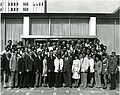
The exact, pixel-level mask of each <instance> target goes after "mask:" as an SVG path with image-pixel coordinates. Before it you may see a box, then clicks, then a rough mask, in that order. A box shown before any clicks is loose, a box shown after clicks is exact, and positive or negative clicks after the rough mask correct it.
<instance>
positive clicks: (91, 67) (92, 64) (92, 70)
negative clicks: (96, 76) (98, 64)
mask: <svg viewBox="0 0 120 95" xmlns="http://www.w3.org/2000/svg"><path fill="white" fill-rule="evenodd" d="M94 64H95V63H94V60H93V59H92V58H90V59H89V66H90V72H91V73H93V72H94Z"/></svg>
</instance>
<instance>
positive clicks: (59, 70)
mask: <svg viewBox="0 0 120 95" xmlns="http://www.w3.org/2000/svg"><path fill="white" fill-rule="evenodd" d="M58 70H59V71H60V60H59V68H58Z"/></svg>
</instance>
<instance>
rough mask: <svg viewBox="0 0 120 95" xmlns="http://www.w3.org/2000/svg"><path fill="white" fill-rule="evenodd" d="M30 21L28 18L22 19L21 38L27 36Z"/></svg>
mask: <svg viewBox="0 0 120 95" xmlns="http://www.w3.org/2000/svg"><path fill="white" fill-rule="evenodd" d="M29 26H30V19H29V17H24V18H23V36H28V35H29V31H30V30H29V29H30V27H29Z"/></svg>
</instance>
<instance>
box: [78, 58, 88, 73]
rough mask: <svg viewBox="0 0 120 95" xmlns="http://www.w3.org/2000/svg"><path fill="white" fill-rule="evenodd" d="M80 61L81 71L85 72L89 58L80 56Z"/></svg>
mask: <svg viewBox="0 0 120 95" xmlns="http://www.w3.org/2000/svg"><path fill="white" fill-rule="evenodd" d="M80 62H81V72H86V71H87V70H88V67H89V60H88V58H87V57H85V58H82V59H81V60H80Z"/></svg>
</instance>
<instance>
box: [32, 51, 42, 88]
mask: <svg viewBox="0 0 120 95" xmlns="http://www.w3.org/2000/svg"><path fill="white" fill-rule="evenodd" d="M41 54H42V52H41V51H38V55H37V57H36V58H35V63H34V67H35V87H39V86H42V70H43V58H42V56H41Z"/></svg>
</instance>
